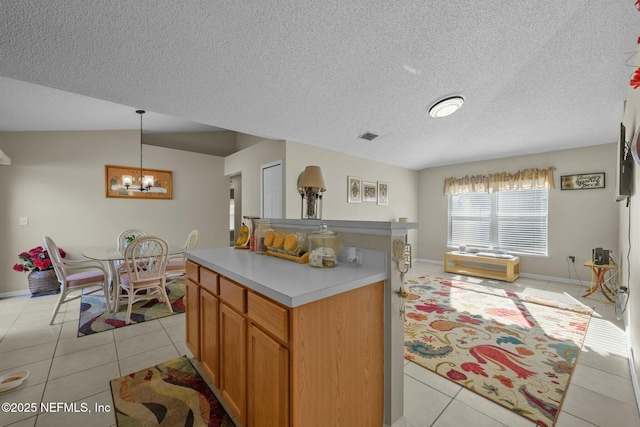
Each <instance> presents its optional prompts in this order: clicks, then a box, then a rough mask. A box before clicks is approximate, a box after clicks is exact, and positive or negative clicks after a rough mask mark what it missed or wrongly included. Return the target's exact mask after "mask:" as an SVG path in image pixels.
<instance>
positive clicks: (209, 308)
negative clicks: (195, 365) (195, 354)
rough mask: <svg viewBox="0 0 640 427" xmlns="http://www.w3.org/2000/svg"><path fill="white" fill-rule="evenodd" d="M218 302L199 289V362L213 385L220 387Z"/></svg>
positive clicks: (209, 294)
mask: <svg viewBox="0 0 640 427" xmlns="http://www.w3.org/2000/svg"><path fill="white" fill-rule="evenodd" d="M219 316H220V303H219V302H218V299H217V298H216V297H215V296H213V295H212V294H211V293H209V292H207V291H206V290H204V289H201V290H200V364H201V365H202V368H203V369H204V370H205V372H206V373H207V375H208V376H209V378H210V379H211V381H213V385H215V386H216V387H217V388H220V375H219V372H220V357H219V353H218V352H219V348H220V347H219V346H218V337H219V333H218V328H219Z"/></svg>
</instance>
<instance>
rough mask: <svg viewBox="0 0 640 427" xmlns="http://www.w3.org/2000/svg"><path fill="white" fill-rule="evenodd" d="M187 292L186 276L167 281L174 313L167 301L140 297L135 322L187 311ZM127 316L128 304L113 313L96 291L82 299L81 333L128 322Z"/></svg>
mask: <svg viewBox="0 0 640 427" xmlns="http://www.w3.org/2000/svg"><path fill="white" fill-rule="evenodd" d="M185 292H186V285H185V283H184V279H179V280H177V281H175V282H171V283H167V295H168V296H169V300H171V307H172V308H173V313H172V312H170V311H169V309H168V308H167V306H166V305H165V303H161V302H159V301H158V300H157V299H152V300H148V301H139V302H137V303H135V304H133V309H132V311H131V324H132V325H133V324H135V323H140V322H145V321H148V320H153V319H159V318H161V317H166V316H172V315H174V314H179V313H184V296H185ZM126 317H127V307H126V305H124V304H123V305H121V306H120V310H119V311H118V312H117V313H110V312H107V311H106V307H105V305H104V298H103V297H102V296H96V294H93V295H88V296H83V297H82V300H81V302H80V320H79V321H78V336H79V337H82V336H85V335H91V334H95V333H98V332H104V331H109V330H111V329H116V328H121V327H123V326H127V324H126V323H125V319H126Z"/></svg>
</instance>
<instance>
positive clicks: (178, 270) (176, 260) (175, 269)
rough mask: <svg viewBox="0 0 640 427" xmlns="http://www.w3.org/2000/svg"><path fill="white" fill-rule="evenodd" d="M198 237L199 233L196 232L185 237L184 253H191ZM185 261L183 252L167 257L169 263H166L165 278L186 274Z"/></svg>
mask: <svg viewBox="0 0 640 427" xmlns="http://www.w3.org/2000/svg"><path fill="white" fill-rule="evenodd" d="M199 237H200V232H199V231H198V230H193V231H192V232H191V233H189V235H188V236H187V241H186V243H185V245H184V251H191V250H193V249H195V248H196V246H197V245H198V238H199ZM186 262H187V260H186V259H185V257H184V252H183V253H182V254H178V255H172V256H170V257H169V261H168V262H167V277H169V276H172V277H173V276H180V275H184V274H186V273H187V270H186V268H187V266H186Z"/></svg>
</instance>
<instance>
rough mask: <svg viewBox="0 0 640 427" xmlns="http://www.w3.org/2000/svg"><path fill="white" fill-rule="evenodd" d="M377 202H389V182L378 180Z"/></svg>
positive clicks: (382, 203) (386, 203)
mask: <svg viewBox="0 0 640 427" xmlns="http://www.w3.org/2000/svg"><path fill="white" fill-rule="evenodd" d="M378 204H379V205H388V204H389V184H387V183H386V182H382V181H378Z"/></svg>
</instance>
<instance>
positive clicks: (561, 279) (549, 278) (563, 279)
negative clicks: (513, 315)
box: [414, 258, 581, 286]
mask: <svg viewBox="0 0 640 427" xmlns="http://www.w3.org/2000/svg"><path fill="white" fill-rule="evenodd" d="M414 261H419V262H424V263H426V264H434V265H441V266H442V268H443V271H444V261H438V260H433V259H424V258H414ZM520 277H528V278H530V279H538V280H547V281H549V282H561V283H569V284H570V285H576V286H581V285H580V284H579V283H576V281H575V280H572V279H567V278H566V277H555V276H545V275H543V274H531V273H520Z"/></svg>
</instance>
